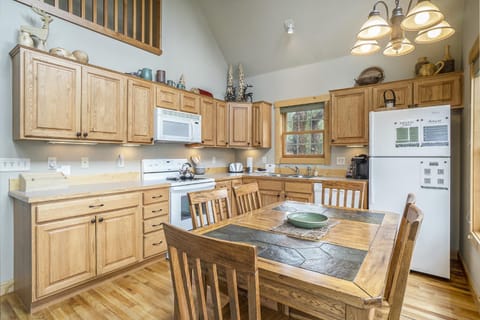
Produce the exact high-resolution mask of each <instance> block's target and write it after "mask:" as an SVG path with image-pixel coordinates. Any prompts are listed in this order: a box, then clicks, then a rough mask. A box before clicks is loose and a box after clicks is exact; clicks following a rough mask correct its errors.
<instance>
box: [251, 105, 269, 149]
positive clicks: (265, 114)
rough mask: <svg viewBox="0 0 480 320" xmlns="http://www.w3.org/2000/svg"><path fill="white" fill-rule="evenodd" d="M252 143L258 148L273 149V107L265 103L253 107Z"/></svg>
mask: <svg viewBox="0 0 480 320" xmlns="http://www.w3.org/2000/svg"><path fill="white" fill-rule="evenodd" d="M252 123H253V126H252V128H253V131H252V143H253V146H254V147H256V148H271V147H272V138H271V137H272V105H271V104H270V103H268V102H265V101H259V102H255V103H253V105H252Z"/></svg>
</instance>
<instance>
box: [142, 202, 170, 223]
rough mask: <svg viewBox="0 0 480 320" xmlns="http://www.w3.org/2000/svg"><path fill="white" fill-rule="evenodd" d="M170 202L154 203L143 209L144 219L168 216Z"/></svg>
mask: <svg viewBox="0 0 480 320" xmlns="http://www.w3.org/2000/svg"><path fill="white" fill-rule="evenodd" d="M168 209H169V208H168V201H164V202H160V203H154V204H151V205H148V206H145V207H143V219H148V218H153V217H156V216H160V215H164V214H168V212H169V211H168Z"/></svg>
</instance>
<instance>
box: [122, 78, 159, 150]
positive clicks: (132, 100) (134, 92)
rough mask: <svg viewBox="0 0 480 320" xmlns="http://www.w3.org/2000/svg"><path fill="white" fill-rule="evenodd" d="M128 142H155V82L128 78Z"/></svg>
mask: <svg viewBox="0 0 480 320" xmlns="http://www.w3.org/2000/svg"><path fill="white" fill-rule="evenodd" d="M127 94H128V102H127V105H128V116H127V120H128V128H127V142H130V143H145V144H151V143H152V142H153V122H154V108H155V91H154V86H153V84H151V83H149V82H147V81H141V80H132V79H129V80H128V93H127Z"/></svg>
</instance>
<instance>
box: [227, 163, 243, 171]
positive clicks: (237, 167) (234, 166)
mask: <svg viewBox="0 0 480 320" xmlns="http://www.w3.org/2000/svg"><path fill="white" fill-rule="evenodd" d="M228 172H243V163H241V162H232V163H230V164H229V165H228Z"/></svg>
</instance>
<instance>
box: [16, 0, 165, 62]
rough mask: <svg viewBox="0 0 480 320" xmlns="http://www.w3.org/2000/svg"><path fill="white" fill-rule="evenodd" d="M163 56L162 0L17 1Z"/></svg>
mask: <svg viewBox="0 0 480 320" xmlns="http://www.w3.org/2000/svg"><path fill="white" fill-rule="evenodd" d="M17 1H18V2H21V3H24V4H27V5H29V6H34V7H37V8H39V9H42V10H44V11H45V12H47V13H49V14H51V15H54V16H57V17H59V18H61V19H64V20H66V21H70V22H72V23H75V24H77V25H79V26H82V27H84V28H88V29H90V30H93V31H95V32H98V33H102V34H104V35H106V36H109V37H112V38H114V39H117V40H119V41H122V42H125V43H128V44H130V45H132V46H135V47H138V48H140V49H143V50H146V51H149V52H152V53H155V54H158V55H160V54H161V53H162V48H161V41H160V40H161V37H160V32H161V25H162V23H161V21H162V20H161V12H162V1H161V0H81V1H80V0H17Z"/></svg>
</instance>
